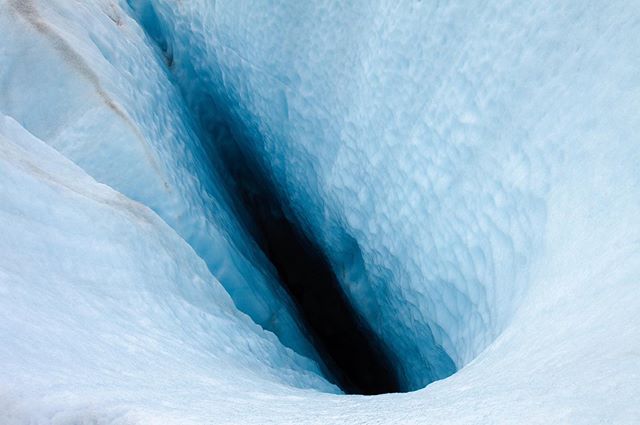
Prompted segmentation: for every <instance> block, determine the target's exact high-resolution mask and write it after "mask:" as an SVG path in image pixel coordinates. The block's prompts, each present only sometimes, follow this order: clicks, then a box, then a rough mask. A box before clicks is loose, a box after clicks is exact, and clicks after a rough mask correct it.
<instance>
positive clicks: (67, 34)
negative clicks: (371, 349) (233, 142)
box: [0, 0, 314, 356]
mask: <svg viewBox="0 0 640 425" xmlns="http://www.w3.org/2000/svg"><path fill="white" fill-rule="evenodd" d="M127 10H128V8H125V9H122V8H121V7H120V5H118V4H117V3H114V2H112V1H106V0H98V1H90V2H75V1H74V2H69V1H66V0H56V1H38V0H0V28H2V39H1V40H0V63H1V64H2V66H0V112H3V113H4V114H6V115H9V116H11V117H13V118H15V119H16V120H17V121H18V122H20V123H21V124H22V125H23V126H24V127H25V128H26V129H28V130H29V131H30V132H32V133H33V134H34V135H36V136H37V137H39V138H41V139H42V140H44V141H45V142H47V143H48V144H50V145H51V146H53V147H54V148H56V149H57V150H58V151H60V152H61V153H63V154H64V155H65V156H67V157H68V158H70V159H71V160H73V161H74V162H75V163H76V164H78V165H79V166H81V167H82V168H83V169H84V170H85V171H86V172H87V173H89V174H90V175H91V176H92V177H94V178H95V179H96V180H98V181H100V182H102V183H105V184H108V185H109V186H111V187H113V188H114V189H116V190H118V191H120V192H121V193H123V194H124V195H126V196H128V197H130V198H132V199H134V200H136V201H139V202H142V203H144V204H145V205H147V206H149V207H150V208H151V209H153V210H154V211H155V212H157V213H158V214H159V215H160V216H161V217H162V218H163V219H164V220H165V221H166V222H167V223H168V224H169V225H170V226H172V227H173V228H174V229H175V230H176V231H177V232H178V233H179V234H180V235H181V236H182V237H183V238H184V239H185V240H186V241H187V242H189V244H190V245H191V246H192V247H193V248H194V249H195V250H196V252H197V253H198V255H200V256H201V257H202V258H203V259H204V260H205V261H206V262H207V265H208V266H209V268H210V270H211V272H212V273H213V274H214V275H215V276H216V278H218V279H219V280H220V282H221V283H222V284H223V285H224V286H225V288H226V289H227V291H228V292H229V293H230V294H231V297H232V299H233V300H234V302H235V303H236V305H237V306H238V308H240V309H241V310H242V311H244V312H245V313H247V314H249V315H251V316H252V318H253V319H254V320H255V321H256V322H257V323H259V324H260V325H262V326H263V327H265V328H266V329H269V330H271V331H274V332H276V333H277V334H278V335H279V336H280V338H281V339H282V341H283V342H284V343H285V344H287V345H289V346H290V347H294V348H296V349H297V350H298V351H300V352H302V353H305V354H307V355H309V356H314V352H313V349H312V348H311V347H310V346H309V344H308V343H307V341H306V339H305V338H304V337H303V336H302V335H301V332H300V329H299V327H298V325H297V323H296V320H294V317H295V314H294V313H292V310H291V307H290V304H289V301H288V300H287V297H286V295H285V294H283V292H282V291H280V290H279V289H278V288H279V287H278V284H277V282H275V278H274V277H273V276H274V275H273V272H271V271H270V270H269V268H268V266H266V263H265V259H264V258H263V257H262V255H261V254H260V253H259V251H258V250H257V249H256V248H255V246H254V244H253V242H251V240H250V239H249V238H248V237H247V236H246V235H245V234H244V233H243V231H242V229H241V227H240V226H239V225H238V224H237V221H236V219H235V217H234V216H233V214H232V213H231V211H230V208H229V206H228V202H227V198H226V194H225V193H224V192H222V191H221V190H220V185H219V184H218V183H217V180H216V176H215V175H214V172H213V170H212V169H211V165H210V164H209V162H208V160H207V158H206V155H205V153H204V151H203V149H202V146H201V143H200V141H199V137H198V134H197V132H198V130H197V126H195V125H194V123H193V120H192V119H191V117H190V115H189V113H188V111H187V108H186V106H185V104H184V102H183V100H182V97H181V95H180V93H179V91H178V89H177V88H176V87H175V86H174V84H173V83H172V82H171V80H170V78H169V76H168V75H167V72H166V65H165V64H164V63H163V59H161V56H162V55H161V52H159V51H158V50H157V49H156V48H154V47H153V46H152V43H151V42H150V41H149V39H148V38H147V37H146V36H145V34H144V32H143V30H142V29H141V28H140V27H139V25H138V24H137V23H136V22H135V21H134V20H133V19H131V18H130V17H129V15H128V14H127Z"/></svg>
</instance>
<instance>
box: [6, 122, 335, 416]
mask: <svg viewBox="0 0 640 425" xmlns="http://www.w3.org/2000/svg"><path fill="white" fill-rule="evenodd" d="M0 187H1V188H2V190H0V228H1V229H2V234H1V237H0V252H2V255H1V256H0V341H1V343H0V365H2V367H0V422H1V423H2V424H5V425H13V424H22V423H36V422H37V423H43V424H48V423H55V424H61V423H65V424H66V423H68V424H71V423H73V424H78V423H89V422H92V423H111V421H113V422H117V421H121V422H120V423H131V422H134V419H135V420H136V421H138V420H139V421H141V422H143V423H150V422H147V421H145V419H144V417H145V416H144V415H145V414H147V413H148V412H147V411H146V409H150V408H152V409H153V410H154V411H155V419H154V420H156V421H157V420H160V419H159V417H158V411H159V410H161V411H170V410H171V406H172V405H174V404H175V403H176V402H177V403H189V400H190V396H189V395H188V394H193V393H192V392H190V390H193V389H196V388H200V390H199V391H209V392H211V391H220V389H221V388H225V387H226V388H227V389H228V391H231V392H233V391H234V390H233V388H236V390H235V391H238V390H239V389H242V388H244V389H245V390H246V388H249V387H251V388H253V389H254V390H256V391H258V390H259V389H261V388H264V387H267V388H269V389H270V390H275V391H278V389H277V386H276V387H274V382H279V383H281V384H285V385H294V386H302V387H307V388H308V387H315V388H318V389H321V390H325V391H336V389H335V388H334V387H332V386H331V385H329V384H328V383H327V382H326V381H324V380H323V379H322V378H320V377H319V375H318V374H317V373H319V372H318V370H317V367H316V366H315V364H314V363H313V362H311V361H310V360H307V359H304V358H302V357H301V356H299V355H297V354H294V352H293V351H292V350H290V349H287V348H285V347H284V346H283V345H281V344H280V342H279V341H278V340H277V338H276V337H275V336H274V335H273V334H271V333H268V332H265V331H263V330H262V329H261V328H260V327H258V326H257V325H255V324H254V323H253V322H251V320H250V319H249V318H248V317H247V316H246V315H244V314H242V313H240V312H239V311H238V310H237V309H236V308H235V306H234V305H233V303H232V301H231V299H230V298H229V296H228V294H227V293H226V292H225V290H224V288H223V287H222V286H221V285H220V283H219V282H218V281H217V280H216V279H215V278H214V277H213V276H212V275H211V273H210V272H209V270H208V269H207V266H206V264H205V263H204V262H203V261H202V259H200V258H199V257H198V256H197V255H196V254H195V252H194V251H193V250H192V248H191V247H190V246H189V245H187V244H186V243H185V242H184V241H183V240H182V239H181V238H180V237H179V236H178V235H177V234H176V233H175V231H174V230H173V229H171V228H170V227H169V226H167V225H166V224H165V223H164V222H163V221H162V220H161V219H160V218H159V217H158V216H157V215H156V214H155V213H153V212H152V211H151V210H150V209H148V208H147V207H145V206H143V205H141V204H139V203H137V202H134V201H131V200H130V199H128V198H126V197H125V196H123V195H122V194H120V193H118V192H115V191H114V190H112V189H111V188H109V187H108V186H105V185H102V184H98V183H97V182H96V181H95V180H93V179H92V178H91V177H89V176H88V175H87V174H86V173H84V172H83V171H82V170H81V169H80V168H79V167H77V166H76V165H75V164H73V163H72V162H71V161H69V160H68V159H66V158H64V157H62V156H61V155H60V154H59V153H58V152H56V151H55V150H54V149H52V148H51V147H49V146H48V145H46V144H45V143H43V142H42V141H40V140H38V139H36V138H35V137H34V136H32V135H31V134H29V133H28V132H27V131H26V130H24V129H23V128H22V127H21V126H20V125H19V124H18V123H16V122H15V121H13V120H12V119H9V118H6V117H4V116H3V117H1V118H0ZM169 394H174V395H176V396H178V399H177V400H172V399H171V397H170V396H169ZM152 406H153V407H152ZM163 406H164V407H163ZM158 409H159V410H158ZM192 413H195V412H192ZM182 419H183V420H188V416H185V415H182ZM166 420H168V419H166ZM34 421H35V422H34ZM94 421H95V422H94ZM154 423H166V422H163V421H162V420H160V422H154Z"/></svg>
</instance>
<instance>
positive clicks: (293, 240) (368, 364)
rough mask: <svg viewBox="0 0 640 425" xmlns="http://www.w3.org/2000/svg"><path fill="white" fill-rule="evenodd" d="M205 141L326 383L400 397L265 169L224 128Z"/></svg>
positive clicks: (380, 354)
mask: <svg viewBox="0 0 640 425" xmlns="http://www.w3.org/2000/svg"><path fill="white" fill-rule="evenodd" d="M209 135H210V137H211V143H210V146H209V153H210V155H212V156H214V155H215V156H216V157H217V158H218V160H217V161H216V168H217V169H218V170H219V171H220V175H221V177H222V181H224V182H225V184H226V186H227V187H226V189H227V191H228V192H229V193H230V195H231V196H230V199H232V200H233V201H234V202H235V203H236V205H234V209H236V211H237V212H238V214H237V215H238V216H239V218H240V221H241V222H242V224H243V226H245V227H246V229H247V231H248V232H249V233H250V234H251V235H252V236H253V238H254V239H255V241H256V243H257V245H258V246H259V247H260V249H261V250H262V251H263V252H264V254H265V255H266V257H267V258H268V259H269V261H270V262H271V264H272V265H273V266H274V268H275V270H276V271H277V274H278V277H279V281H280V283H281V284H282V286H283V287H284V289H285V290H286V291H287V293H288V294H289V295H290V297H291V299H292V300H293V302H294V303H295V306H296V309H297V311H298V315H299V317H300V319H301V321H302V322H303V323H302V325H303V327H304V329H305V330H306V332H307V334H308V337H309V339H310V340H311V342H312V343H313V345H314V347H315V349H316V350H317V351H318V353H319V355H320V357H321V358H322V360H323V361H324V365H323V366H324V369H325V371H327V375H328V376H327V378H328V379H329V380H331V381H333V382H334V383H335V384H337V385H338V386H339V387H340V388H341V389H342V390H343V391H344V392H345V393H348V394H367V395H372V394H383V393H392V392H400V391H402V390H403V389H402V388H401V383H400V380H399V377H398V373H397V371H396V369H395V367H394V362H393V360H392V355H391V353H390V350H388V348H387V347H385V345H384V344H383V342H382V341H381V340H380V339H379V338H378V337H377V335H376V334H375V333H374V332H373V331H372V330H371V329H370V327H369V326H368V324H367V323H366V322H365V321H364V320H362V318H361V317H360V315H359V314H358V313H357V312H356V311H355V310H354V308H353V306H352V305H351V304H350V303H349V301H348V299H347V297H346V296H345V294H344V292H343V290H342V288H341V286H340V283H339V282H338V279H337V277H336V275H335V273H334V271H333V270H332V267H331V265H330V263H329V261H328V259H327V256H326V255H325V253H324V252H323V251H322V250H321V249H320V247H319V245H318V244H317V243H316V242H315V241H314V240H313V236H312V235H308V234H307V233H306V232H305V231H304V230H303V228H302V227H301V226H300V225H299V223H297V220H295V219H294V218H293V217H292V215H291V214H290V213H288V211H290V209H289V208H288V206H287V202H286V200H285V199H284V198H283V197H282V196H281V194H280V193H279V191H278V190H277V188H276V187H275V185H274V184H273V183H272V181H271V180H270V178H269V177H268V174H267V173H266V172H265V169H264V166H263V164H261V163H260V161H259V159H258V158H255V157H254V156H253V155H251V153H250V152H248V151H247V149H243V145H242V144H240V143H238V142H237V141H236V139H235V138H234V137H233V136H232V133H231V131H229V129H228V128H227V127H226V126H225V125H224V124H222V125H221V124H219V123H218V124H215V125H213V126H210V128H209ZM221 168H222V170H221Z"/></svg>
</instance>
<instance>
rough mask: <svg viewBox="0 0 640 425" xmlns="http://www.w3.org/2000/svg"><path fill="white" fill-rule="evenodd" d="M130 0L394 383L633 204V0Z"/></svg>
mask: <svg viewBox="0 0 640 425" xmlns="http://www.w3.org/2000/svg"><path fill="white" fill-rule="evenodd" d="M132 3H133V4H134V5H136V7H137V9H138V10H144V8H145V7H146V8H147V10H148V8H149V7H150V6H152V7H153V9H154V10H155V17H154V16H152V17H151V18H150V17H149V15H150V14H149V13H147V14H146V16H145V17H143V23H145V25H146V27H147V28H149V29H151V31H150V32H151V33H152V34H155V37H156V39H159V40H160V41H161V43H162V44H165V45H167V46H169V47H168V48H169V50H170V51H171V52H172V54H173V60H174V64H173V69H174V72H175V73H176V75H177V77H178V81H179V82H180V84H181V86H182V87H183V89H184V91H185V92H186V93H187V95H188V97H189V101H190V103H191V104H192V107H193V108H194V109H196V110H205V111H206V110H207V108H212V106H211V104H212V99H215V100H217V104H216V106H217V107H218V108H220V109H222V110H223V111H224V112H225V113H226V114H228V115H229V116H230V117H231V118H232V119H233V120H234V121H235V123H236V125H235V130H236V132H237V133H238V134H240V137H241V138H243V139H245V140H248V143H249V144H250V147H251V149H253V151H254V152H255V154H256V156H257V157H260V158H263V159H264V162H265V163H266V164H268V166H269V167H270V169H271V170H272V173H273V177H274V179H275V180H276V181H277V182H278V183H279V185H280V186H281V187H282V188H283V190H284V191H285V192H286V193H287V197H288V198H290V199H292V204H293V207H294V209H295V210H296V212H297V213H298V216H299V217H300V218H301V219H302V220H304V222H305V223H307V225H308V228H309V231H310V233H312V234H314V235H316V236H317V237H318V238H320V239H321V241H322V243H323V246H324V248H325V250H326V251H327V252H328V253H329V254H330V255H331V257H332V260H333V264H334V267H335V268H336V270H338V271H339V273H341V275H342V278H343V282H342V283H343V286H344V288H345V290H346V291H347V293H348V294H349V295H350V297H351V300H352V301H353V302H354V303H355V304H356V306H357V307H358V308H359V310H360V311H361V312H362V313H363V314H364V316H365V317H366V318H367V319H368V321H369V322H370V323H372V324H373V327H374V329H376V330H377V332H378V333H379V334H380V335H381V336H382V338H383V339H384V340H385V341H387V342H388V343H389V344H390V346H391V347H393V348H394V349H395V351H396V354H397V355H398V356H399V358H400V361H401V365H400V366H401V367H402V368H403V371H404V372H405V378H406V379H407V380H408V382H409V386H410V387H412V388H420V387H421V386H423V385H424V384H426V383H428V382H430V381H431V380H432V379H433V378H437V377H442V376H446V375H448V374H449V373H450V372H451V370H450V368H448V367H447V364H446V362H445V361H444V360H443V356H442V355H441V351H440V350H439V347H442V348H443V349H444V350H445V351H446V353H447V354H448V355H449V356H450V357H451V358H452V359H453V360H454V362H455V364H456V366H457V367H462V366H464V365H465V364H467V363H468V362H469V361H470V360H472V359H473V358H474V357H475V356H476V355H477V354H478V353H480V352H481V351H482V350H483V349H484V348H485V347H486V346H487V345H488V344H489V343H491V342H492V341H493V340H494V338H495V337H496V336H497V335H498V334H499V333H500V332H501V331H502V330H503V329H504V328H505V327H506V326H507V325H508V323H509V322H510V320H511V317H512V314H513V311H514V309H515V308H516V307H517V306H518V305H519V304H520V301H521V297H522V294H523V293H524V292H525V290H526V289H527V288H529V287H531V286H536V287H539V283H537V281H535V280H532V279H533V278H534V276H532V273H534V274H535V273H537V272H539V271H542V270H544V271H545V272H546V271H548V270H549V267H550V264H549V262H550V260H551V259H553V260H554V262H559V263H560V264H565V265H567V262H568V261H569V259H568V256H569V254H571V255H579V256H580V262H581V263H582V262H587V263H589V264H592V262H591V260H588V254H587V252H584V251H585V249H584V248H581V249H577V248H574V249H577V250H578V252H576V251H574V250H567V251H564V250H563V249H562V248H561V246H562V245H564V244H566V243H571V244H580V242H579V241H578V240H579V238H580V237H581V235H582V234H583V233H584V232H588V233H591V234H593V233H594V232H595V231H596V230H595V228H598V231H600V229H602V228H603V226H605V227H606V223H605V222H603V218H597V219H596V215H597V214H598V213H597V212H598V211H600V213H601V214H603V215H604V216H605V217H613V215H614V209H613V208H612V206H613V205H618V203H622V205H618V207H617V208H615V214H616V215H617V216H618V218H617V219H616V222H617V223H618V224H619V225H621V226H622V228H624V229H626V231H627V232H628V231H633V230H635V229H636V228H637V226H638V223H639V222H640V220H638V219H637V218H635V217H636V216H635V215H634V214H635V212H636V210H635V209H636V208H637V207H638V205H637V204H638V203H637V202H632V200H634V199H635V200H637V199H638V198H637V197H635V198H634V197H633V195H637V192H633V183H632V182H634V181H635V182H637V181H638V171H637V170H638V168H637V166H635V165H634V164H635V160H637V158H638V153H637V150H638V149H637V148H638V141H639V140H638V129H639V128H638V126H639V124H640V119H639V118H640V117H639V116H638V114H637V106H638V102H639V101H640V99H639V95H640V83H639V82H640V79H639V77H638V75H637V72H636V70H637V66H638V64H639V59H638V55H637V53H636V52H637V50H638V47H639V43H640V28H639V24H638V19H639V16H640V15H639V9H640V8H639V6H638V5H637V4H635V2H628V1H614V2H610V3H608V4H607V5H597V4H585V2H582V1H571V2H568V3H567V2H565V3H563V5H554V4H552V3H551V2H549V3H540V2H535V4H527V3H523V2H520V1H512V2H504V1H495V2H493V1H492V2H464V3H459V4H458V3H451V4H447V3H442V2H426V1H423V2H420V1H401V2H388V1H370V0H367V1H353V2H346V3H345V2H336V1H316V2H312V4H308V3H307V2H292V1H280V2H275V4H274V3H269V4H261V3H260V2H255V1H233V2H231V1H218V2H216V3H215V7H214V5H213V4H212V3H210V2H208V1H193V2H189V3H183V2H174V1H170V0H136V1H133V2H132ZM153 18H155V19H153ZM605 189H606V190H605ZM630 191H632V193H630ZM605 192H608V193H605ZM599 197H602V198H599ZM623 199H624V200H623ZM579 214H584V215H585V217H584V219H582V218H578V217H577V215H579ZM587 219H591V220H594V221H593V222H591V223H589V222H587V221H585V220H587ZM556 228H558V229H559V230H561V231H560V232H556ZM604 234H606V233H604ZM554 237H557V238H558V240H557V241H554V243H553V244H550V241H552V240H553V239H554ZM569 241H570V242H569ZM585 243H586V242H585ZM602 243H604V241H602V242H595V241H594V242H593V244H594V245H591V244H588V246H594V247H598V250H600V249H602V247H601V246H599V245H601V244H602ZM360 250H361V252H362V255H361V256H360V254H359V252H360ZM556 250H557V251H556ZM552 253H553V255H552Z"/></svg>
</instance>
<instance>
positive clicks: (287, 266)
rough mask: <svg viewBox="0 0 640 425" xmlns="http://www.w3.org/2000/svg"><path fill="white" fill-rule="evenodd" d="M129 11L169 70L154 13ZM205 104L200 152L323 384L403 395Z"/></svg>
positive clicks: (246, 154)
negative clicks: (289, 309) (275, 285)
mask: <svg viewBox="0 0 640 425" xmlns="http://www.w3.org/2000/svg"><path fill="white" fill-rule="evenodd" d="M134 9H136V13H135V14H134V15H137V19H139V21H140V22H141V23H142V25H143V27H144V28H145V30H146V31H147V33H148V35H149V36H150V37H151V38H152V39H153V40H154V41H155V42H156V44H157V46H158V47H159V48H160V50H161V52H162V54H163V56H164V58H165V63H166V64H167V66H168V67H169V68H171V66H172V64H173V54H172V50H171V46H170V45H169V43H167V41H166V39H165V38H164V36H163V34H162V29H161V28H162V27H161V25H160V24H159V22H158V17H157V15H156V13H155V11H154V10H153V8H152V7H151V5H150V4H149V3H142V6H141V7H137V8H135V7H134ZM204 92H206V90H204ZM205 97H208V96H205ZM205 103H206V104H204V105H203V104H202V102H200V105H198V106H199V107H200V108H202V109H203V110H204V111H203V110H201V111H198V113H196V114H195V115H197V116H198V118H199V120H198V121H200V123H201V125H202V128H203V130H204V133H205V135H204V136H203V139H205V140H206V142H205V143H204V144H205V146H204V147H205V150H206V151H207V152H208V154H209V157H210V159H211V161H212V163H213V167H212V169H213V170H215V171H216V172H217V173H218V176H217V177H218V178H219V181H221V182H223V184H224V185H225V188H224V189H225V190H226V191H227V194H228V195H229V196H228V199H229V200H230V202H231V203H232V204H233V205H232V207H233V208H234V210H235V214H236V216H237V218H238V220H239V222H240V223H241V224H242V225H243V226H244V227H245V229H246V230H247V231H248V233H249V234H250V235H251V236H252V237H253V238H254V240H255V242H256V244H257V245H258V246H259V248H260V249H261V250H262V251H263V253H264V254H265V256H266V257H267V259H268V260H269V261H270V262H271V264H272V265H273V268H274V269H275V271H276V273H277V275H278V278H279V279H278V280H279V282H280V284H281V285H282V287H283V289H284V290H285V291H286V292H287V293H288V294H289V296H290V297H291V299H292V301H293V302H294V304H295V308H296V310H297V313H298V317H299V319H300V320H301V321H302V323H301V325H302V327H303V329H304V330H305V331H306V333H307V336H308V338H309V339H310V341H311V342H312V344H313V345H314V348H315V349H316V351H317V352H318V354H319V355H320V357H321V360H322V361H323V363H324V364H323V365H321V366H322V369H323V370H324V371H325V374H326V377H327V379H329V380H330V381H332V382H334V383H335V384H336V385H338V386H339V387H340V388H341V389H342V390H343V391H344V392H345V393H348V394H366V395H373V394H383V393H393V392H400V391H403V390H405V389H404V388H402V383H401V379H400V378H399V375H400V373H399V371H398V370H397V367H396V365H395V363H396V362H394V361H393V355H392V351H391V350H390V349H389V348H388V347H386V346H385V344H384V343H383V341H382V340H381V339H380V338H378V336H377V335H376V334H375V333H374V332H373V331H372V329H371V327H370V326H369V325H368V323H367V322H366V321H364V320H363V319H362V317H361V316H360V315H359V314H358V313H357V312H356V310H355V309H354V307H353V306H352V305H351V304H350V302H349V301H348V299H347V297H346V296H345V294H344V292H343V290H342V288H341V286H340V283H339V281H338V279H337V277H336V274H335V272H334V270H333V269H332V267H331V265H330V262H329V260H328V258H327V256H326V254H325V253H324V252H323V251H322V249H321V248H320V246H319V244H318V243H316V242H315V241H314V238H313V235H311V234H308V233H307V232H305V231H304V229H303V227H302V226H301V225H300V223H298V222H297V220H296V219H294V218H293V215H292V214H290V213H289V211H291V210H290V208H289V206H288V205H287V200H286V198H285V197H284V196H282V194H281V193H279V191H278V190H277V188H276V186H275V185H274V184H273V182H272V181H271V179H270V178H269V173H268V172H267V171H266V170H267V169H268V168H267V164H263V163H262V161H261V159H260V158H258V157H257V156H256V155H254V154H252V153H251V150H250V149H247V148H246V147H247V146H248V144H242V143H239V142H238V140H240V139H238V138H237V137H235V136H234V135H233V132H232V131H231V130H230V125H228V123H227V122H226V121H225V120H221V117H222V116H224V113H223V112H222V110H224V109H225V108H224V105H220V104H216V103H217V102H216V101H215V100H214V99H210V98H209V99H207V102H205ZM229 122H230V121H229ZM240 125H241V123H240Z"/></svg>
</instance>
